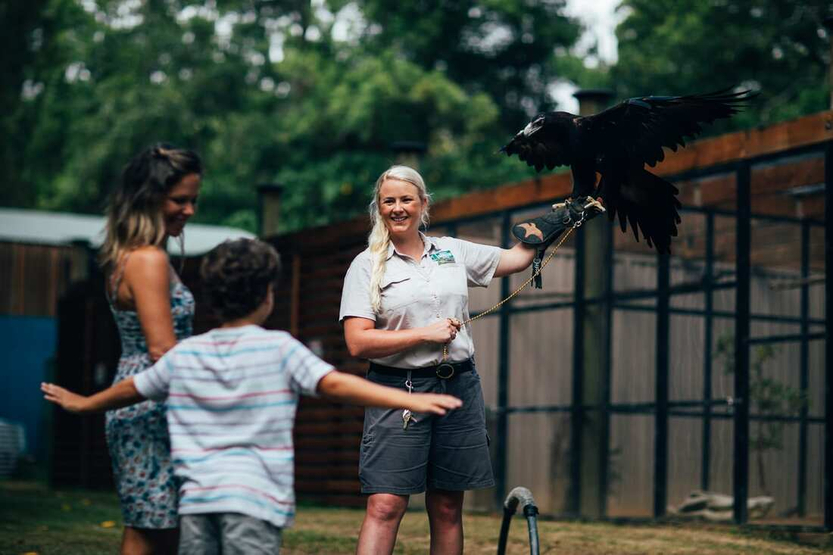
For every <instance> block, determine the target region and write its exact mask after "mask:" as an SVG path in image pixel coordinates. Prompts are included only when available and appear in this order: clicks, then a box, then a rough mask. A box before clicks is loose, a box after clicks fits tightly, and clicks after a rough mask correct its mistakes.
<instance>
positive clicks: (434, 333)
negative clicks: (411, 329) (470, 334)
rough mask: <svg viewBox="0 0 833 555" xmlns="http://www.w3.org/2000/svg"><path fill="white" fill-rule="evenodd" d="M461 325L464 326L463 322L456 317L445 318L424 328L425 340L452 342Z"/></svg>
mask: <svg viewBox="0 0 833 555" xmlns="http://www.w3.org/2000/svg"><path fill="white" fill-rule="evenodd" d="M460 327H462V323H461V322H460V321H459V320H457V319H456V318H443V319H442V320H438V321H436V322H434V323H433V324H431V325H430V326H425V327H424V328H422V329H423V331H424V333H425V341H429V342H431V343H450V342H451V341H453V340H454V338H455V337H457V332H459V331H460Z"/></svg>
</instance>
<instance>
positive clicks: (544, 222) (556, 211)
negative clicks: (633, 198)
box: [512, 197, 605, 289]
mask: <svg viewBox="0 0 833 555" xmlns="http://www.w3.org/2000/svg"><path fill="white" fill-rule="evenodd" d="M604 211H605V208H604V206H602V203H601V202H600V201H598V200H594V199H592V198H590V197H584V198H578V199H574V200H570V199H567V200H566V201H564V202H563V203H561V204H553V205H552V210H551V211H550V212H547V213H546V214H544V215H543V216H539V217H537V218H532V219H530V220H527V221H524V222H520V223H517V224H515V225H514V226H513V227H512V235H514V236H515V238H517V239H518V241H520V242H522V243H525V244H527V245H530V246H533V247H535V248H536V253H535V259H534V260H533V261H532V273H533V275H535V273H536V272H538V271H539V270H540V268H541V260H542V259H543V258H544V251H546V250H547V247H549V246H550V245H551V244H552V243H553V241H555V240H556V239H558V237H559V236H560V235H561V234H562V233H564V231H565V230H566V229H567V228H571V227H578V226H580V225H581V224H583V223H584V222H586V221H587V220H590V219H592V218H595V217H596V216H598V215H599V214H601V213H602V212H604ZM533 287H535V288H536V289H541V275H540V273H538V275H537V276H536V278H535V281H534V283H533Z"/></svg>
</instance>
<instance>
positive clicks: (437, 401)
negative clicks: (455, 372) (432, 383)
mask: <svg viewBox="0 0 833 555" xmlns="http://www.w3.org/2000/svg"><path fill="white" fill-rule="evenodd" d="M461 406H463V401H461V400H460V399H458V398H457V397H452V396H451V395H443V394H440V393H412V394H410V395H408V406H406V407H403V408H406V409H408V410H410V411H411V412H415V413H420V412H421V413H431V414H439V415H440V416H442V415H443V414H445V413H446V412H448V411H450V410H454V409H458V408H460V407H461Z"/></svg>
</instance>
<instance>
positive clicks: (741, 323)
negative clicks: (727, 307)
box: [732, 161, 752, 524]
mask: <svg viewBox="0 0 833 555" xmlns="http://www.w3.org/2000/svg"><path fill="white" fill-rule="evenodd" d="M736 180H737V183H736V185H737V228H736V229H737V231H736V236H735V257H736V258H735V275H736V276H737V284H738V285H737V289H736V293H735V384H734V385H735V407H734V409H735V410H734V458H733V468H732V471H733V473H732V474H733V480H732V485H733V490H734V498H735V500H734V517H735V523H737V524H744V523H745V522H746V520H747V516H748V515H747V506H746V502H747V498H748V496H749V312H750V307H749V303H750V275H751V274H750V245H751V236H752V224H751V200H750V189H751V168H750V165H749V162H748V161H744V162H741V164H740V166H739V167H738V169H737V174H736Z"/></svg>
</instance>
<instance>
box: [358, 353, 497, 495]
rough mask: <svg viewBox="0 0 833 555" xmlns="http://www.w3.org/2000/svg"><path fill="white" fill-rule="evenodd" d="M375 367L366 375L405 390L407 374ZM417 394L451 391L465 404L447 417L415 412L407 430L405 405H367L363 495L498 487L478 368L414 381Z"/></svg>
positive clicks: (361, 470)
mask: <svg viewBox="0 0 833 555" xmlns="http://www.w3.org/2000/svg"><path fill="white" fill-rule="evenodd" d="M405 372H406V371H403V374H402V376H392V375H387V374H379V373H377V372H373V371H372V370H371V371H370V372H368V374H367V379H368V380H370V381H372V382H374V383H378V384H381V385H386V386H389V387H395V388H397V389H402V390H406V391H407V389H406V388H405V376H406V374H405ZM412 381H413V384H414V392H415V393H417V392H420V393H424V392H432V393H447V394H449V395H454V396H455V397H458V398H459V399H461V400H462V401H463V406H462V407H460V408H459V409H456V410H453V411H451V412H449V413H448V414H446V415H445V416H436V415H429V414H414V417H415V418H416V422H414V421H411V423H410V424H409V425H408V428H407V429H403V420H402V409H380V408H370V407H368V408H366V409H365V413H364V434H363V436H362V447H361V454H360V457H359V480H360V481H361V484H362V493H393V494H398V495H410V494H413V493H422V492H424V491H426V489H428V490H449V491H465V490H469V489H478V488H487V487H491V486H493V485H494V483H495V482H494V478H493V477H492V465H491V461H490V458H489V440H488V436H487V435H486V414H485V409H484V405H483V391H482V390H481V388H480V376H479V375H478V374H477V370H474V369H472V370H471V371H469V372H462V373H458V374H456V375H455V376H453V377H452V378H450V379H447V380H443V379H440V378H437V377H420V378H413V379H412Z"/></svg>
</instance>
